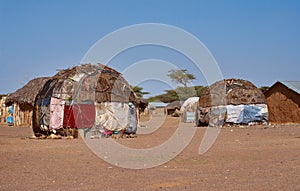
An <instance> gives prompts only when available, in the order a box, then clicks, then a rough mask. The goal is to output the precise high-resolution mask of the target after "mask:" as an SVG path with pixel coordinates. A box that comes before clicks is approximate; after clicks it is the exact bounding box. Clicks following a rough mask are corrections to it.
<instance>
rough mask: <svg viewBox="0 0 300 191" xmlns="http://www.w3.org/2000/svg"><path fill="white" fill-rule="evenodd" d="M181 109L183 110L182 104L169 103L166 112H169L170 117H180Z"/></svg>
mask: <svg viewBox="0 0 300 191" xmlns="http://www.w3.org/2000/svg"><path fill="white" fill-rule="evenodd" d="M180 108H181V103H180V101H172V102H171V103H169V104H168V105H167V106H166V108H165V109H166V111H167V114H168V115H173V114H175V112H176V114H175V115H174V116H175V117H179V115H178V114H179V111H180Z"/></svg>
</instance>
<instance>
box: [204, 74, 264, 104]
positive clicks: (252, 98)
mask: <svg viewBox="0 0 300 191" xmlns="http://www.w3.org/2000/svg"><path fill="white" fill-rule="evenodd" d="M200 97H201V98H200V99H199V106H200V107H211V106H220V105H230V104H232V105H240V104H260V103H261V104H264V103H266V99H265V96H264V94H263V93H262V91H261V90H260V89H258V88H257V87H256V86H255V85H253V84H252V83H251V82H249V81H247V80H241V79H235V78H232V79H226V80H221V81H218V82H216V83H214V84H212V85H211V86H210V87H209V88H208V89H207V90H206V91H204V92H203V94H202V95H201V96H200ZM212 99H213V101H212Z"/></svg>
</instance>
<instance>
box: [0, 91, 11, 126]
mask: <svg viewBox="0 0 300 191" xmlns="http://www.w3.org/2000/svg"><path fill="white" fill-rule="evenodd" d="M6 97H7V95H5V94H1V95H0V123H6V117H7V116H9V112H8V107H6V105H5V100H6Z"/></svg>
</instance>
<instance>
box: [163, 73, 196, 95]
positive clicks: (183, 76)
mask: <svg viewBox="0 0 300 191" xmlns="http://www.w3.org/2000/svg"><path fill="white" fill-rule="evenodd" d="M168 76H169V77H170V78H171V80H172V81H173V82H175V83H177V84H180V85H183V87H177V88H176V93H177V94H178V96H179V97H180V99H183V100H185V99H187V98H189V97H191V96H195V94H196V92H195V89H193V88H189V87H188V84H189V83H190V82H192V81H193V80H195V79H196V77H195V76H194V75H193V74H190V73H188V72H187V70H184V69H178V70H174V69H173V70H170V71H169V74H168Z"/></svg>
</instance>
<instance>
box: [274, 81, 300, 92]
mask: <svg viewBox="0 0 300 191" xmlns="http://www.w3.org/2000/svg"><path fill="white" fill-rule="evenodd" d="M279 82H280V83H282V84H283V85H285V86H286V87H288V88H289V89H291V90H293V91H294V92H297V93H298V94H300V81H279Z"/></svg>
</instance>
